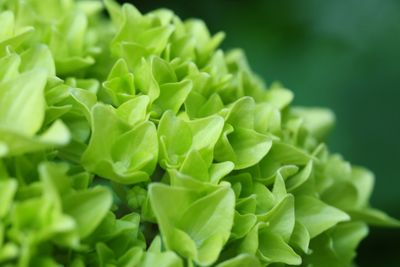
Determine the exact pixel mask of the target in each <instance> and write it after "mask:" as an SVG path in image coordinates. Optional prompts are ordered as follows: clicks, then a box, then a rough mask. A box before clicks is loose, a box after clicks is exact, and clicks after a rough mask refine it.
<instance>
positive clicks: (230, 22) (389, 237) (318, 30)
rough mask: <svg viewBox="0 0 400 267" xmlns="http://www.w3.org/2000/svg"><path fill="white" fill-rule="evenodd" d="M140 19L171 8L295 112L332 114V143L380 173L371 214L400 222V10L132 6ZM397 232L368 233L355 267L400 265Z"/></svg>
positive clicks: (352, 1) (374, 1)
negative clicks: (278, 92)
mask: <svg viewBox="0 0 400 267" xmlns="http://www.w3.org/2000/svg"><path fill="white" fill-rule="evenodd" d="M129 2H131V3H133V4H134V5H135V6H137V7H138V8H139V10H141V11H142V12H147V11H149V10H152V9H156V8H160V7H167V8H170V9H172V10H174V12H175V13H176V14H178V15H179V16H180V17H182V18H189V17H197V18H201V19H203V20H204V21H205V22H206V23H207V25H208V26H209V28H210V31H211V32H212V33H216V32H218V31H224V32H226V34H227V38H226V39H225V41H224V43H223V48H224V49H229V48H235V47H241V48H243V49H244V50H245V51H246V53H247V55H248V59H249V63H250V65H251V66H252V67H253V70H254V71H255V72H257V73H258V74H260V75H261V76H262V77H264V79H265V80H266V82H267V84H270V83H271V82H272V81H275V80H279V81H281V82H282V83H283V84H284V85H285V86H286V87H287V88H289V89H291V90H293V91H294V93H295V96H296V98H295V104H296V105H303V106H324V107H329V108H331V109H332V110H334V112H335V113H336V116H337V123H336V128H335V130H334V131H333V132H332V134H331V136H330V139H329V141H328V144H329V146H330V148H331V150H332V151H333V152H340V153H341V154H343V155H344V157H345V158H346V159H347V160H349V161H351V162H352V163H354V164H357V165H363V166H368V168H370V169H371V170H372V171H373V172H374V173H375V174H376V184H375V191H374V193H373V196H372V205H373V206H375V207H377V208H380V209H382V210H384V211H386V212H388V213H389V214H390V215H392V216H394V217H397V218H400V175H399V172H400V171H399V167H400V1H396V0H363V1H362V0H325V1H318V0H303V1H299V0H281V1H267V0H247V1H243V0H219V1H217V0H203V1H184V0H163V1H161V0H158V1H157V0H147V1H145V0H131V1H129ZM399 243H400V230H398V229H375V228H372V229H371V233H370V236H369V237H368V238H367V239H366V240H364V241H363V243H362V244H361V246H360V249H359V256H358V258H357V262H358V264H359V266H361V267H364V266H375V267H391V266H393V267H394V266H400V244H399Z"/></svg>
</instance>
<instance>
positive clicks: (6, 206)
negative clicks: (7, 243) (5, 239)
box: [0, 180, 17, 243]
mask: <svg viewBox="0 0 400 267" xmlns="http://www.w3.org/2000/svg"><path fill="white" fill-rule="evenodd" d="M16 191H17V181H15V180H4V181H1V180H0V218H4V216H5V215H6V214H7V213H8V211H9V210H10V207H11V204H12V201H13V198H14V195H15V192H16ZM1 240H2V239H1V238H0V243H1Z"/></svg>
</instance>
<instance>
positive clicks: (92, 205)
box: [63, 187, 112, 238]
mask: <svg viewBox="0 0 400 267" xmlns="http://www.w3.org/2000/svg"><path fill="white" fill-rule="evenodd" d="M111 203H112V196H111V193H110V192H109V191H108V190H107V189H106V188H104V187H95V188H93V189H90V190H87V191H80V192H77V193H74V194H70V195H67V196H66V197H65V198H63V209H64V211H65V213H66V214H68V215H70V216H71V217H72V218H73V219H74V220H75V221H76V223H77V226H78V232H79V235H80V236H81V238H84V237H87V236H88V235H90V234H91V233H92V232H93V231H94V230H95V229H96V227H97V226H99V224H100V222H101V220H102V219H103V218H104V216H105V215H106V213H107V211H108V210H109V209H110V207H111Z"/></svg>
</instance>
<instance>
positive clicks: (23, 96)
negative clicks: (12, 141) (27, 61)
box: [0, 70, 47, 136]
mask: <svg viewBox="0 0 400 267" xmlns="http://www.w3.org/2000/svg"><path fill="white" fill-rule="evenodd" d="M46 79H47V73H46V71H44V70H32V71H29V72H26V73H23V74H21V75H20V76H18V78H14V79H13V80H9V81H6V82H2V83H0V127H2V128H7V129H10V130H14V131H15V132H17V133H22V134H26V135H27V136H32V135H33V134H35V133H36V132H37V131H38V130H39V129H40V127H41V126H42V123H43V120H44V112H45V99H44V93H43V90H44V87H45V85H46Z"/></svg>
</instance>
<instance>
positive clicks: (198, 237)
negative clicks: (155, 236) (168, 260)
mask: <svg viewBox="0 0 400 267" xmlns="http://www.w3.org/2000/svg"><path fill="white" fill-rule="evenodd" d="M171 194H172V195H174V196H175V197H174V199H173V200H172V199H171V198H170V197H169V196H170V195H171ZM149 197H150V202H151V206H152V208H153V210H154V213H155V215H156V218H157V222H158V223H159V225H160V230H161V234H162V236H163V238H164V240H165V244H166V246H167V248H169V249H172V250H174V251H176V252H178V253H179V254H181V255H182V256H185V257H189V258H193V259H194V260H195V261H196V262H197V263H199V264H201V265H208V264H212V263H213V262H214V261H215V260H216V259H217V258H218V255H219V253H220V251H221V250H222V247H223V245H224V244H225V242H226V241H227V240H228V238H229V235H230V230H231V227H232V225H233V214H234V212H233V211H234V194H233V192H232V190H231V189H230V188H229V186H228V185H227V184H221V185H220V186H218V187H210V192H209V193H208V194H207V195H205V196H203V197H202V196H201V195H199V194H198V193H196V191H194V190H193V189H184V188H178V187H169V186H166V185H162V184H152V185H150V187H149ZM193 216H194V217H193ZM193 218H196V219H195V220H194V219H193Z"/></svg>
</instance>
